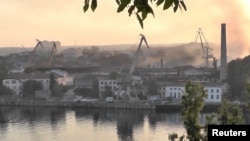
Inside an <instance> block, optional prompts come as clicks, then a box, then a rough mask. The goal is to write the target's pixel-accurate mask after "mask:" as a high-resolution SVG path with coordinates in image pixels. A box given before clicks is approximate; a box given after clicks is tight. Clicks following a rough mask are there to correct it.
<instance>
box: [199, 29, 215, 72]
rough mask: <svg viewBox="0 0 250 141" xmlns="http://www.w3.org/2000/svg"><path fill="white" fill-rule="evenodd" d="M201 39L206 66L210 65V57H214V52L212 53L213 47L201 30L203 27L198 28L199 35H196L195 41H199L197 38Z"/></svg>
mask: <svg viewBox="0 0 250 141" xmlns="http://www.w3.org/2000/svg"><path fill="white" fill-rule="evenodd" d="M198 38H199V40H200V43H201V48H202V52H203V55H204V56H203V57H204V59H205V68H208V67H209V59H211V58H213V59H215V58H214V56H213V54H212V53H211V51H212V50H213V49H212V48H210V47H209V45H208V43H207V40H206V38H205V36H204V34H203V32H202V30H201V28H199V29H198V31H197V35H196V39H195V42H196V43H197V40H198Z"/></svg>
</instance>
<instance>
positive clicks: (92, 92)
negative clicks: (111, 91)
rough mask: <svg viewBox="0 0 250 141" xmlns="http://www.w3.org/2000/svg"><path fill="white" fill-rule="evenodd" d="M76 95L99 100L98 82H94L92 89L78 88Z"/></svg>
mask: <svg viewBox="0 0 250 141" xmlns="http://www.w3.org/2000/svg"><path fill="white" fill-rule="evenodd" d="M74 93H75V94H76V95H78V96H82V97H84V98H99V85H98V80H96V79H95V80H93V83H92V88H77V89H75V90H74Z"/></svg>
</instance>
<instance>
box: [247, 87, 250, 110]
mask: <svg viewBox="0 0 250 141" xmlns="http://www.w3.org/2000/svg"><path fill="white" fill-rule="evenodd" d="M246 90H247V100H248V105H247V108H248V110H250V84H249V83H247V84H246Z"/></svg>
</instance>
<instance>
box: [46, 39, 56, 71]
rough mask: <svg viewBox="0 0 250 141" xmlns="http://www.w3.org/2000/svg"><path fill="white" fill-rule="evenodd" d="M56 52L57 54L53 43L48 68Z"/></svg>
mask: <svg viewBox="0 0 250 141" xmlns="http://www.w3.org/2000/svg"><path fill="white" fill-rule="evenodd" d="M56 52H57V47H56V42H53V46H52V49H51V52H50V57H49V63H48V67H51V64H52V62H53V58H54V55H55V54H56Z"/></svg>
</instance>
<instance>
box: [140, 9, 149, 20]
mask: <svg viewBox="0 0 250 141" xmlns="http://www.w3.org/2000/svg"><path fill="white" fill-rule="evenodd" d="M141 13H142V20H144V19H146V17H147V14H148V12H147V11H146V9H145V8H144V9H143V10H142V11H141Z"/></svg>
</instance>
